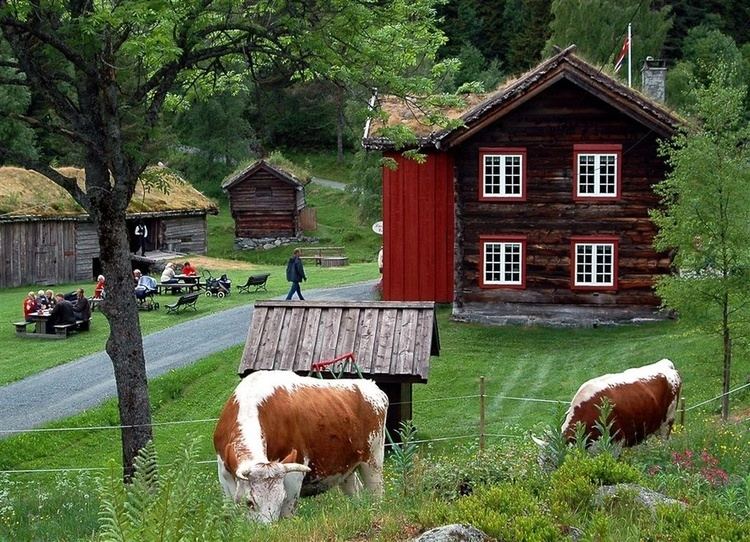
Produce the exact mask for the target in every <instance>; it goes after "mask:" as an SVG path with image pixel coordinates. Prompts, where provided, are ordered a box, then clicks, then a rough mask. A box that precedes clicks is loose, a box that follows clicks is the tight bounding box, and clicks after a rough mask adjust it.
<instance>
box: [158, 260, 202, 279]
mask: <svg viewBox="0 0 750 542" xmlns="http://www.w3.org/2000/svg"><path fill="white" fill-rule="evenodd" d="M180 276H181V277H183V278H184V279H185V282H193V281H192V280H190V278H189V277H197V276H198V270H197V269H196V268H195V267H193V266H192V265H191V264H190V262H185V263H184V264H182V269H181V270H180ZM179 281H180V279H179V277H178V276H177V271H176V269H175V265H174V263H172V262H168V263H167V265H165V266H164V271H163V272H162V274H161V279H160V282H161V283H162V284H174V283H176V282H179Z"/></svg>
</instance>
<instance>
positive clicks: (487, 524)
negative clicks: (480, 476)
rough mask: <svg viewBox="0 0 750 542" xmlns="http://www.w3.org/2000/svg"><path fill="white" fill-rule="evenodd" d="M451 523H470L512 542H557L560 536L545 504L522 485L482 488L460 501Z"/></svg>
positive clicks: (449, 520) (451, 511)
mask: <svg viewBox="0 0 750 542" xmlns="http://www.w3.org/2000/svg"><path fill="white" fill-rule="evenodd" d="M448 522H450V523H469V524H471V525H473V526H475V527H477V528H478V529H480V530H482V531H484V532H485V533H487V534H488V535H490V536H493V537H496V538H498V539H499V540H504V541H508V542H527V541H533V542H546V541H549V542H553V541H557V540H560V532H559V530H558V528H557V526H556V524H555V521H554V520H553V518H551V517H550V516H549V514H548V513H546V512H545V510H544V508H543V506H542V503H541V502H540V501H539V500H538V498H537V497H535V496H534V495H533V494H532V493H531V492H530V491H529V490H528V489H527V488H525V487H523V485H521V484H509V483H501V484H498V485H495V486H492V487H488V488H481V489H479V490H477V491H476V492H475V493H474V494H472V495H470V496H468V497H463V498H461V499H459V500H458V501H456V503H455V505H454V506H453V507H452V508H451V509H450V510H449V512H448Z"/></svg>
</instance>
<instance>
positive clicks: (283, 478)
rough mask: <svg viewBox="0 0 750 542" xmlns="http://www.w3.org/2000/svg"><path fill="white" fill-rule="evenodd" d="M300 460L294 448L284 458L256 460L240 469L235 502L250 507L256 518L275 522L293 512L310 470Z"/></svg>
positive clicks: (248, 509) (249, 514) (251, 513)
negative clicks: (303, 482) (262, 461)
mask: <svg viewBox="0 0 750 542" xmlns="http://www.w3.org/2000/svg"><path fill="white" fill-rule="evenodd" d="M296 459H297V451H296V450H292V452H291V453H290V454H289V455H288V456H286V457H285V458H284V459H283V460H282V461H271V462H270V463H256V464H254V465H251V466H249V467H247V468H246V469H244V470H242V471H238V472H237V489H236V491H235V494H234V501H235V502H236V503H237V504H240V505H244V506H246V507H247V515H248V517H249V518H250V519H251V520H252V521H259V522H261V523H271V522H272V521H276V520H277V519H279V517H280V516H288V515H291V514H292V512H293V511H294V504H295V503H296V500H297V497H298V496H299V492H300V488H301V486H302V479H303V478H304V475H305V473H307V472H310V468H309V467H307V466H306V465H302V464H300V463H295V461H296Z"/></svg>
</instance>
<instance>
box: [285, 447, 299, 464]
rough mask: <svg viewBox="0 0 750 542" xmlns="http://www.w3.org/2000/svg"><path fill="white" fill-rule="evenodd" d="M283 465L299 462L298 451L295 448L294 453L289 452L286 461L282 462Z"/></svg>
mask: <svg viewBox="0 0 750 542" xmlns="http://www.w3.org/2000/svg"><path fill="white" fill-rule="evenodd" d="M281 462H282V463H296V462H297V450H296V449H295V448H292V451H291V452H289V455H287V456H286V457H285V458H284V459H282V460H281Z"/></svg>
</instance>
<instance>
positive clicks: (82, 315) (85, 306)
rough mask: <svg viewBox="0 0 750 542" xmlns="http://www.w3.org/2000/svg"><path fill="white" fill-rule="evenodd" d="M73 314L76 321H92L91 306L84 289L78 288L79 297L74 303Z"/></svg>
mask: <svg viewBox="0 0 750 542" xmlns="http://www.w3.org/2000/svg"><path fill="white" fill-rule="evenodd" d="M73 314H74V315H75V317H76V320H83V321H84V322H86V321H88V320H90V319H91V305H90V304H89V300H88V299H87V298H86V294H84V293H83V288H78V296H76V300H75V303H73Z"/></svg>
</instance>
